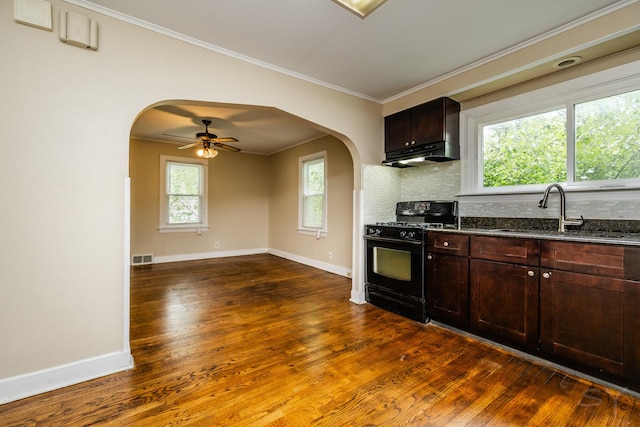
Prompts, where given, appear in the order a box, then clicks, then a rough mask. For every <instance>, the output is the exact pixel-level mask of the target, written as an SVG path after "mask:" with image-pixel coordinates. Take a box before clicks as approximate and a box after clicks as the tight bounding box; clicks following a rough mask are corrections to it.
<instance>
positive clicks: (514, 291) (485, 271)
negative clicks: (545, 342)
mask: <svg viewBox="0 0 640 427" xmlns="http://www.w3.org/2000/svg"><path fill="white" fill-rule="evenodd" d="M470 271H471V278H470V283H469V285H470V289H471V305H470V310H469V311H470V318H469V322H470V327H471V329H473V330H475V331H477V332H478V333H480V334H481V335H488V336H489V337H491V338H494V339H496V340H497V341H501V342H504V343H505V344H512V345H516V346H520V347H525V348H527V349H536V348H537V345H538V268H537V267H536V268H534V267H528V266H524V265H514V264H506V263H501V262H494V261H485V260H479V259H472V260H471V268H470Z"/></svg>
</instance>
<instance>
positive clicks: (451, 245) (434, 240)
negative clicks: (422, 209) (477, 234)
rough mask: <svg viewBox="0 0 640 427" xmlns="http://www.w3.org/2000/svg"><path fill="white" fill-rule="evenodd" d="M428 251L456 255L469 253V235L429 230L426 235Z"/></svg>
mask: <svg viewBox="0 0 640 427" xmlns="http://www.w3.org/2000/svg"><path fill="white" fill-rule="evenodd" d="M427 250H428V251H429V252H435V253H441V254H450V255H458V256H468V255H469V235H467V234H457V233H440V232H437V231H430V232H429V233H428V237H427Z"/></svg>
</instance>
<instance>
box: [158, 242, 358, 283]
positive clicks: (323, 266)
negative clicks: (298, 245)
mask: <svg viewBox="0 0 640 427" xmlns="http://www.w3.org/2000/svg"><path fill="white" fill-rule="evenodd" d="M264 253H269V254H271V255H275V256H278V257H280V258H285V259H289V260H291V261H295V262H299V263H300V264H305V265H308V266H311V267H315V268H319V269H320V270H324V271H328V272H330V273H334V274H338V275H340V276H344V277H351V270H350V269H348V268H344V267H340V266H338V265H334V264H329V263H327V262H322V261H318V260H315V259H312V258H307V257H303V256H300V255H296V254H292V253H289V252H285V251H280V250H278V249H270V248H269V249H267V248H253V249H242V250H237V251H216V252H200V253H195V254H179V255H165V256H154V257H153V263H154V264H162V263H165V262H179V261H194V260H198V259H209V258H226V257H231V256H242V255H256V254H264Z"/></svg>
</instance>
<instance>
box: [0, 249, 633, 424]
mask: <svg viewBox="0 0 640 427" xmlns="http://www.w3.org/2000/svg"><path fill="white" fill-rule="evenodd" d="M350 291H351V286H350V280H348V279H346V278H344V277H340V276H336V275H333V274H330V273H327V272H323V271H320V270H317V269H314V268H311V267H308V266H305V265H302V264H298V263H294V262H292V261H288V260H285V259H282V258H278V257H275V256H271V255H266V254H265V255H251V256H244V257H232V258H223V259H212V260H200V261H189V262H183V263H173V264H156V265H151V266H139V267H135V268H133V269H132V273H131V316H130V317H131V349H132V352H133V355H134V358H135V368H134V369H132V370H130V371H126V372H120V373H117V374H113V375H110V376H107V377H104V378H98V379H96V380H93V381H88V382H85V383H82V384H77V385H74V386H70V387H66V388H64V389H60V390H56V391H52V392H49V393H44V394H41V395H38V396H34V397H30V398H27V399H22V400H19V401H16V402H11V403H7V404H5V405H2V406H0V425H2V426H74V427H75V426H89V425H91V426H141V427H145V426H150V427H156V426H236V425H237V426H306V425H310V424H313V425H317V426H341V425H354V426H356V425H357V426H360V425H371V426H375V425H379V426H389V425H392V426H443V425H456V426H459V425H467V426H480V425H483V426H484V425H488V426H492V425H493V426H506V425H554V426H555V425H580V426H589V425H593V426H600V425H607V426H629V425H640V411H639V409H638V408H640V405H639V402H640V400H638V399H637V398H636V397H635V395H632V394H629V393H622V392H620V391H619V390H614V389H610V388H607V387H603V386H602V385H599V384H593V383H591V382H589V381H586V380H582V379H580V378H576V377H573V376H571V375H568V374H566V373H563V372H561V371H558V370H556V369H554V368H552V367H550V366H548V365H545V364H540V363H536V362H533V361H531V360H529V359H527V358H525V357H523V356H521V355H519V354H515V353H512V352H509V351H505V350H503V349H501V348H499V347H497V346H493V345H491V344H488V343H486V342H483V341H480V340H477V339H475V338H474V337H470V336H466V335H462V334H459V333H457V332H456V331H453V330H449V329H447V328H444V327H441V326H438V325H435V324H426V325H425V324H421V323H419V322H415V321H412V320H409V319H405V318H403V317H401V316H398V315H395V314H393V313H389V312H386V311H384V310H381V309H379V308H377V307H374V306H371V305H366V304H365V305H361V306H359V305H355V304H352V303H350V302H349V295H350Z"/></svg>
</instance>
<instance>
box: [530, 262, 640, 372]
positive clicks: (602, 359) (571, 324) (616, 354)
mask: <svg viewBox="0 0 640 427" xmlns="http://www.w3.org/2000/svg"><path fill="white" fill-rule="evenodd" d="M542 274H543V276H542V279H541V280H540V344H541V347H542V349H543V350H544V351H545V352H547V353H550V354H553V355H556V356H560V357H562V358H565V359H568V360H572V361H575V362H578V363H580V364H582V365H585V366H589V367H592V368H596V369H599V370H602V371H604V372H608V373H610V374H613V375H616V376H620V377H626V378H629V379H633V380H635V381H637V380H638V379H640V375H639V371H640V366H639V365H640V349H638V348H637V347H638V342H639V341H638V338H639V337H640V332H638V331H639V329H640V320H639V316H640V291H639V289H640V283H638V282H632V281H627V280H620V279H613V278H606V277H601V276H593V275H587V274H579V273H571V272H565V271H557V270H543V271H542Z"/></svg>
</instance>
